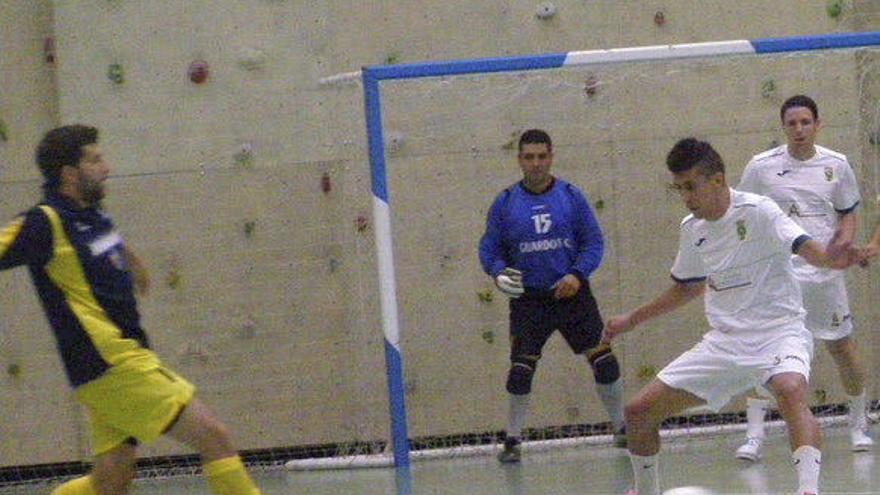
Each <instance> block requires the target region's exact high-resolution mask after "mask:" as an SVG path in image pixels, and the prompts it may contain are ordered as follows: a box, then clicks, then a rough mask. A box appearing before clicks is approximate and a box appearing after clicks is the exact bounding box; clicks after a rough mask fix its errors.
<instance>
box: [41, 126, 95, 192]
mask: <svg viewBox="0 0 880 495" xmlns="http://www.w3.org/2000/svg"><path fill="white" fill-rule="evenodd" d="M97 142H98V129H96V128H94V127H90V126H86V125H81V124H74V125H66V126H63V127H56V128H55V129H52V130H51V131H49V132H47V133H46V135H45V136H43V139H42V140H41V141H40V144H38V145H37V151H36V161H37V167H39V169H40V172H42V174H43V177H44V178H45V179H46V187H49V188H52V187H57V186H58V181H59V179H60V176H61V167H64V166H70V167H76V166H77V165H79V161H80V159H82V154H83V151H82V148H83V146H88V145H90V144H95V143H97Z"/></svg>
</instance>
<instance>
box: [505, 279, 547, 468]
mask: <svg viewBox="0 0 880 495" xmlns="http://www.w3.org/2000/svg"><path fill="white" fill-rule="evenodd" d="M551 311H552V303H551V302H550V300H547V299H541V298H535V297H530V296H529V295H525V296H523V297H521V298H519V299H511V300H510V369H509V371H508V373H507V383H506V387H505V388H506V389H507V396H508V404H509V408H508V415H507V430H506V431H505V438H504V449H503V450H502V451H501V453H499V455H498V460H500V461H501V462H518V461H519V460H520V458H521V451H520V443H521V439H522V430H523V427H524V426H525V422H526V417H527V416H528V411H529V399H530V397H531V395H530V394H531V391H532V380H533V379H534V377H535V370H536V369H537V366H538V360H539V359H540V358H541V349H543V347H544V344H545V343H546V342H547V339H548V338H549V337H550V335H551V334H552V333H553V327H552V321H551V318H549V315H550V314H551Z"/></svg>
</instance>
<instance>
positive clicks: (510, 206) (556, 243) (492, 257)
mask: <svg viewBox="0 0 880 495" xmlns="http://www.w3.org/2000/svg"><path fill="white" fill-rule="evenodd" d="M604 249H605V243H604V240H603V238H602V231H601V229H600V228H599V223H598V222H597V221H596V216H595V215H594V214H593V210H592V209H591V208H590V205H589V204H588V203H587V199H586V198H585V197H584V194H583V193H582V192H581V191H580V190H579V189H578V188H577V187H576V186H574V185H572V184H569V183H568V182H565V181H564V180H561V179H558V178H554V180H553V184H552V185H551V186H550V188H549V189H547V191H545V192H544V193H542V194H535V193H532V192H530V191H528V190H527V189H525V188H524V187H523V185H522V183H521V182H518V183H516V184H514V185H512V186H510V187H508V188H507V189H505V190H504V191H502V192H501V193H500V194H499V195H498V197H497V198H495V202H494V203H493V204H492V208H491V209H490V210H489V215H488V220H487V221H486V232H485V234H483V237H482V238H481V239H480V263H481V264H482V265H483V270H484V271H485V272H486V273H487V274H489V275H491V276H492V277H495V276H497V275H498V273H499V272H501V270H503V269H504V268H505V267H512V268H516V269H517V270H520V271H522V272H523V285H524V286H525V287H526V289H527V290H528V289H532V290H549V289H550V288H551V287H552V286H553V284H555V283H556V282H557V281H558V280H559V279H561V278H562V277H564V276H565V275H567V274H569V273H570V274H573V275H575V276H576V277H578V278H579V279H580V280H581V282H585V281H586V280H587V278H588V277H589V276H590V274H592V273H593V271H595V270H596V268H598V267H599V264H600V263H601V261H602V254H603V252H604Z"/></svg>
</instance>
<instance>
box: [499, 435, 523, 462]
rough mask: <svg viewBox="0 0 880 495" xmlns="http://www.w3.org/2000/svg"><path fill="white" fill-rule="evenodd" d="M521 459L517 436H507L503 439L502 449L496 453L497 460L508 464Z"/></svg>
mask: <svg viewBox="0 0 880 495" xmlns="http://www.w3.org/2000/svg"><path fill="white" fill-rule="evenodd" d="M520 459H522V448H521V446H520V441H519V439H518V438H512V437H511V438H507V439H506V440H504V449H503V450H502V451H501V452H499V453H498V460H499V461H501V462H502V463H505V464H508V463H511V462H519V461H520Z"/></svg>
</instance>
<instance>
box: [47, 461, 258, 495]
mask: <svg viewBox="0 0 880 495" xmlns="http://www.w3.org/2000/svg"><path fill="white" fill-rule="evenodd" d="M205 477H206V478H208V488H210V489H211V493H213V494H215V495H260V490H258V489H257V486H256V485H254V482H253V480H251V477H250V476H248V474H247V471H245V469H244V464H242V462H241V457H238V456H233V457H227V458H225V459H218V460H216V461H211V462H209V463H207V464H205ZM53 495H54V494H53Z"/></svg>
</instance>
